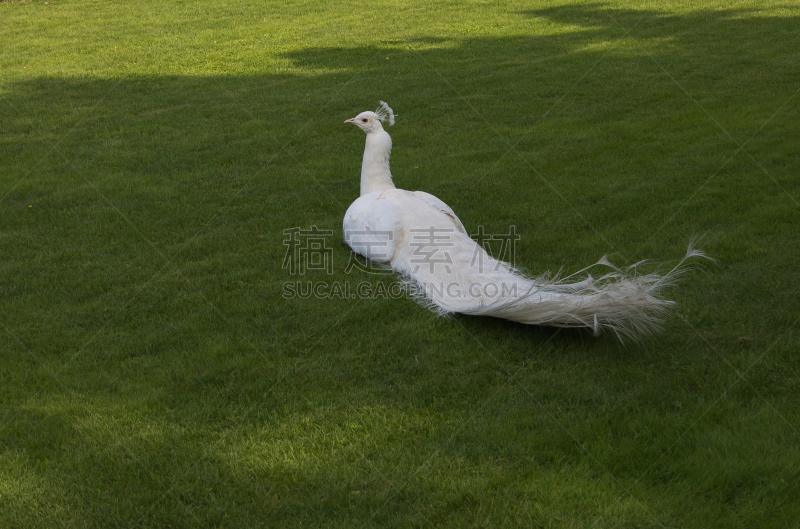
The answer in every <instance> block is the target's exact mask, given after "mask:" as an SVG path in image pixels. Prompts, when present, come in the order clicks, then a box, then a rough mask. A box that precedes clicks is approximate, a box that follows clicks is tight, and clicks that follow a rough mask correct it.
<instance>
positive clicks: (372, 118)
mask: <svg viewBox="0 0 800 529" xmlns="http://www.w3.org/2000/svg"><path fill="white" fill-rule="evenodd" d="M382 121H388V122H389V125H394V112H392V109H391V108H390V107H389V105H387V104H386V102H384V101H381V106H379V107H378V110H376V111H375V112H370V111H369V110H367V111H366V112H362V113H361V114H359V115H357V116H356V117H354V118H350V119H347V120H345V123H352V124H353V125H356V126H357V127H358V128H360V129H361V130H363V131H364V132H366V133H367V134H369V133H370V132H380V131H382V130H383V125H382V124H381V122H382Z"/></svg>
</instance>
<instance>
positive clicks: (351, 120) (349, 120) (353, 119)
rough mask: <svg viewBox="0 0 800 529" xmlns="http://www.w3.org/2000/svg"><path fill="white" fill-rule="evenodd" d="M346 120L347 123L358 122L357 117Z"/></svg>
mask: <svg viewBox="0 0 800 529" xmlns="http://www.w3.org/2000/svg"><path fill="white" fill-rule="evenodd" d="M344 122H345V123H355V122H356V118H350V119H346V120H344Z"/></svg>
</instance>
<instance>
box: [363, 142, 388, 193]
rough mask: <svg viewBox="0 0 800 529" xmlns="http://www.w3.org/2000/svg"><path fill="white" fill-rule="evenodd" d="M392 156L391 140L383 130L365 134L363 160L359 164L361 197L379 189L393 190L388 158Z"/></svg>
mask: <svg viewBox="0 0 800 529" xmlns="http://www.w3.org/2000/svg"><path fill="white" fill-rule="evenodd" d="M391 154H392V138H391V137H390V136H389V134H388V133H387V132H386V131H385V130H379V131H375V132H370V133H368V134H367V145H366V147H365V148H364V160H363V161H362V162H361V196H364V195H366V194H367V193H371V192H373V191H377V190H379V189H395V186H394V182H392V172H391V171H390V170H389V156H390V155H391Z"/></svg>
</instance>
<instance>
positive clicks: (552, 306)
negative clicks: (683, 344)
mask: <svg viewBox="0 0 800 529" xmlns="http://www.w3.org/2000/svg"><path fill="white" fill-rule="evenodd" d="M451 237H452V238H451V240H450V241H448V242H447V243H446V244H442V241H438V243H439V248H440V249H441V248H442V247H445V248H448V251H447V264H448V266H447V267H445V266H443V265H442V264H441V263H435V266H428V264H423V265H420V266H410V265H408V264H404V265H403V266H400V267H398V266H397V265H398V264H399V263H414V260H413V259H411V258H408V257H406V258H402V259H397V260H395V262H394V265H395V269H396V270H398V271H400V272H402V273H403V274H404V276H405V279H406V285H407V287H410V290H411V292H412V294H413V295H414V297H415V298H416V299H417V300H419V301H421V302H423V304H425V305H426V306H428V307H429V308H431V309H432V310H434V311H435V312H437V313H439V314H449V313H462V314H470V315H476V316H478V315H480V316H494V317H498V318H505V319H508V320H512V321H517V322H521V323H527V324H540V325H553V326H560V327H584V328H587V329H590V330H592V332H593V334H595V335H596V336H597V335H599V334H600V332H601V330H602V329H608V330H610V331H612V332H613V333H614V334H615V335H616V336H617V337H618V338H619V339H620V341H624V340H625V339H632V340H638V339H640V338H642V337H644V336H647V335H650V334H652V333H654V332H656V331H658V330H659V329H660V327H661V324H662V323H663V317H664V315H665V312H666V311H667V309H668V308H669V307H670V306H672V305H674V302H672V301H669V300H666V299H663V298H661V297H659V294H660V291H661V290H662V289H664V288H666V287H668V286H671V285H674V284H675V282H676V280H677V279H678V277H679V276H681V275H682V274H684V273H685V272H686V271H688V270H690V269H691V268H690V267H688V266H686V264H687V261H688V260H689V259H693V258H705V259H709V258H708V257H707V256H706V255H705V254H704V253H703V252H701V251H700V250H697V249H695V248H694V247H693V243H692V244H690V245H689V248H688V251H687V253H686V256H685V257H684V258H683V259H682V260H681V261H680V262H679V263H678V264H677V265H676V266H675V267H674V268H672V270H670V271H669V272H668V273H666V274H664V275H663V276H662V275H660V274H658V273H648V274H640V273H638V269H637V266H639V265H641V264H642V263H641V262H639V263H636V265H632V266H630V267H628V268H627V269H625V270H623V269H620V268H618V267H616V266H615V265H613V264H612V263H611V262H610V261H609V260H608V258H607V257H606V256H603V258H601V259H600V260H599V261H598V262H597V263H595V264H594V265H592V266H591V267H589V268H586V269H584V270H582V271H581V272H576V274H572V275H570V276H568V277H566V278H563V279H558V278H555V279H550V278H549V277H548V276H547V275H543V276H540V277H537V278H531V277H527V276H525V275H523V274H522V273H520V272H519V271H517V270H515V269H514V268H513V267H512V266H511V265H509V264H508V263H505V262H502V261H499V260H496V259H494V258H492V257H491V256H490V255H489V254H487V253H486V252H484V250H483V249H482V248H481V247H480V246H479V245H477V244H476V243H475V242H474V241H473V240H472V239H470V238H469V237H468V236H467V235H466V234H463V233H460V232H457V233H453V234H451ZM451 243H452V245H451ZM415 251H416V253H417V254H418V255H419V254H421V255H431V252H432V251H435V250H433V249H431V250H430V251H426V250H425V249H422V250H420V248H416V250H415ZM476 252H479V253H480V254H482V255H481V256H480V257H481V259H480V262H481V265H480V266H477V265H476V264H475V261H476V259H475V255H476ZM417 262H419V259H417ZM594 266H606V267H609V268H611V269H612V270H613V271H612V272H610V273H607V274H605V275H603V276H601V277H599V278H597V279H595V278H593V277H592V276H591V275H590V274H588V273H587V274H586V275H585V277H584V279H582V280H581V281H574V280H573V281H568V280H570V279H572V278H574V277H575V275H577V274H580V273H582V272H587V270H589V269H590V268H592V267H594ZM445 268H447V269H445Z"/></svg>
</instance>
